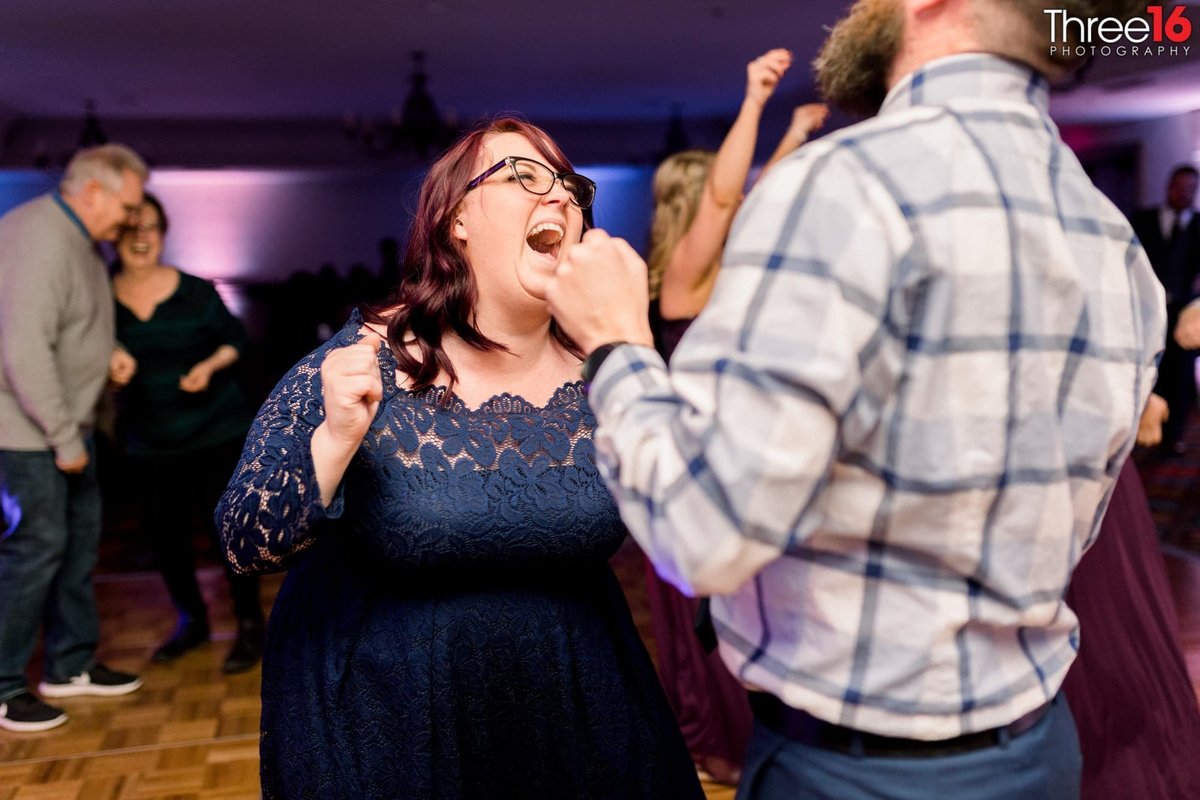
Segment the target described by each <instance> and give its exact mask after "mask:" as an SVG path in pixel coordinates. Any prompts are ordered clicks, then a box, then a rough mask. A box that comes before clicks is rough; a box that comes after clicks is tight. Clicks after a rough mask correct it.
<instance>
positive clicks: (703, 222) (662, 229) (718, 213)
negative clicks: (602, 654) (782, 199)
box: [646, 49, 828, 784]
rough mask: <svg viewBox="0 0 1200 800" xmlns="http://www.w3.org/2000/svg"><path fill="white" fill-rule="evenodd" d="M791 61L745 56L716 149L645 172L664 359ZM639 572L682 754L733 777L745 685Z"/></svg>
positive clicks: (714, 259)
mask: <svg viewBox="0 0 1200 800" xmlns="http://www.w3.org/2000/svg"><path fill="white" fill-rule="evenodd" d="M791 62H792V54H791V53H790V52H789V51H787V50H783V49H777V50H771V51H770V52H768V53H765V54H763V55H762V56H759V57H758V58H756V59H754V61H751V62H750V64H748V65H747V67H746V97H745V99H744V100H743V101H742V107H741V110H740V111H739V113H738V116H737V119H736V120H735V121H734V123H733V127H731V128H730V129H729V133H728V134H726V136H725V140H724V141H723V142H722V143H721V147H720V149H719V150H717V152H715V153H713V152H709V151H704V150H685V151H683V152H681V153H676V154H675V155H673V156H671V157H669V158H667V159H666V160H665V161H663V163H662V164H660V165H659V167H658V170H657V171H655V173H654V223H653V225H652V227H651V231H650V257H649V268H650V269H649V273H650V298H651V304H650V314H651V324H652V327H653V330H654V336H655V346H656V347H657V348H658V350H659V352H661V353H662V355H663V357H664V358H666V359H668V360H669V359H670V357H671V353H672V352H674V350H675V346H676V345H677V344H678V343H679V340H680V338H681V337H682V336H683V333H684V331H685V330H687V327H688V325H690V324H691V322H692V320H693V319H694V318H695V317H696V315H697V314H699V313H700V310H701V309H703V308H704V305H705V303H707V302H708V297H709V295H710V294H711V293H712V288H713V284H714V283H715V282H716V278H717V270H718V267H719V266H720V260H721V250H722V249H723V247H724V246H725V238H726V236H727V235H728V234H729V227H730V225H731V224H732V223H733V216H734V214H735V213H737V210H738V206H739V205H741V202H742V197H743V190H744V189H745V186H746V179H747V177H748V176H749V174H750V165H751V161H752V159H753V157H754V147H755V143H756V141H757V139H758V125H759V121H760V120H761V118H762V110H763V106H764V105H765V104H766V102H767V100H768V98H770V96H771V94H772V93H773V92H774V91H775V87H776V86H777V85H778V84H779V80H780V79H781V78H782V77H783V75H784V73H785V72H787V69H788V67H789V66H790V65H791ZM827 114H828V110H827V109H826V107H825V106H824V105H823V104H820V103H812V104H809V105H803V106H799V107H798V108H796V109H795V111H794V112H793V113H792V122H791V125H790V126H789V127H788V130H787V133H785V134H784V136H783V138H782V139H781V140H780V142H779V145H778V147H776V148H775V152H774V154H772V156H771V158H770V159H769V160H768V161H767V163H766V165H765V166H764V167H763V171H764V172H765V171H766V170H767V169H769V168H770V167H771V166H772V165H773V164H774V163H775V162H776V161H778V160H779V159H781V158H783V157H784V156H786V155H787V154H788V153H790V152H792V151H793V150H795V149H796V148H797V147H799V146H800V145H802V144H804V142H805V141H806V140H807V139H808V136H809V134H811V133H812V132H813V131H814V130H816V129H817V128H819V127H820V126H821V125H822V124H823V123H824V122H825V117H826V115H827ZM646 574H647V595H648V597H649V601H650V616H651V622H652V625H653V629H654V638H655V641H656V643H657V646H658V666H659V674H660V676H661V678H662V681H663V685H664V687H665V688H666V691H667V697H668V699H669V700H670V701H671V706H672V708H674V710H675V714H676V717H677V718H678V719H679V724H680V727H681V728H682V730H683V734H684V738H685V739H686V740H687V744H688V748H689V749H690V750H691V753H692V758H693V759H694V760H695V762H696V765H697V767H699V768H700V769H701V770H702V771H703V772H704V773H707V776H708V777H711V778H712V779H713V780H715V781H717V782H719V783H728V784H734V783H737V781H738V778H739V777H740V774H741V768H740V764H741V763H742V758H743V756H744V755H745V750H746V741H747V739H748V738H749V735H750V709H749V706H748V705H747V700H746V691H745V689H743V688H742V687H741V685H740V684H739V683H738V682H737V680H736V679H734V678H733V676H731V675H730V674H729V672H728V670H726V669H725V665H724V664H723V663H721V660H720V658H719V657H718V656H717V655H716V654H714V653H709V652H706V650H705V648H704V647H703V646H702V645H701V642H700V639H699V638H698V637H697V635H696V633H695V631H693V621H694V620H695V621H696V622H697V629H698V630H699V629H701V628H702V627H704V626H702V625H700V624H699V623H700V622H701V621H702V620H706V618H707V603H704V604H701V602H700V601H699V600H695V599H692V598H687V597H684V596H683V595H682V594H680V593H679V592H678V591H677V590H676V589H675V588H674V587H673V586H671V585H670V584H668V583H666V582H665V581H663V580H662V579H660V578H659V577H658V576H657V575H656V574H655V572H654V568H653V566H651V564H650V562H649V561H648V560H647V561H646ZM698 615H699V616H698ZM701 635H702V636H703V635H704V634H703V633H702V634H701Z"/></svg>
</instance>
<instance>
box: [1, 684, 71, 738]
mask: <svg viewBox="0 0 1200 800" xmlns="http://www.w3.org/2000/svg"><path fill="white" fill-rule="evenodd" d="M66 721H67V713H66V712H65V711H63V710H62V709H61V708H55V707H54V706H52V705H49V704H47V703H43V702H42V701H41V700H39V699H38V698H37V697H35V696H34V695H32V694H30V693H29V692H21V693H20V694H18V695H15V696H13V697H10V698H8V699H7V700H5V701H4V702H2V703H0V728H4V729H5V730H8V731H16V732H17V733H34V732H36V731H48V730H50V729H51V728H57V727H58V726H59V725H62V724H63V723H64V722H66Z"/></svg>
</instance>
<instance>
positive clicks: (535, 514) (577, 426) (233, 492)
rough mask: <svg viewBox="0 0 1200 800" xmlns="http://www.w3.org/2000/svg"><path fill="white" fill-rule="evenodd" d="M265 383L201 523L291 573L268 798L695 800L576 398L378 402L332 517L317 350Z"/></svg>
mask: <svg viewBox="0 0 1200 800" xmlns="http://www.w3.org/2000/svg"><path fill="white" fill-rule="evenodd" d="M359 325H360V318H359V317H358V315H357V314H355V315H354V317H352V319H351V321H350V323H349V324H347V326H346V327H345V328H343V329H342V331H341V332H340V333H339V334H338V335H337V336H335V337H334V338H333V339H332V340H331V341H330V342H328V343H327V344H326V345H324V346H323V347H321V348H320V349H318V350H316V351H315V352H313V353H312V354H311V355H309V356H308V357H307V358H305V359H304V360H303V361H301V362H300V363H299V364H298V365H296V366H295V367H294V368H293V369H292V370H291V371H290V372H289V373H288V374H287V375H286V376H285V377H284V378H283V380H282V381H280V383H279V385H278V386H277V387H276V388H275V390H274V392H273V393H272V395H271V397H270V398H269V399H268V400H267V402H266V403H265V404H264V406H263V408H262V409H261V410H260V412H259V414H258V417H257V419H256V420H255V423H254V427H253V428H252V430H251V432H250V436H249V439H248V441H247V444H246V449H245V452H244V453H243V456H242V461H241V464H240V465H239V467H238V469H237V471H236V472H235V473H234V476H233V479H232V480H231V482H230V485H229V488H228V490H227V491H226V493H225V495H224V497H223V498H222V500H221V503H220V505H219V506H218V508H217V519H218V524H219V526H220V528H221V530H222V536H223V539H224V543H225V549H226V555H227V558H228V559H229V561H230V562H231V564H232V565H233V566H234V568H235V569H237V570H239V571H251V572H258V571H270V570H277V569H280V568H284V567H290V572H289V573H288V576H287V578H286V580H285V581H284V584H283V587H282V589H281V590H280V593H279V596H278V598H277V599H276V601H275V607H274V609H273V610H272V612H271V620H270V626H269V630H268V636H267V648H266V655H265V657H264V659H263V688H262V695H263V715H262V739H261V753H262V789H263V795H264V797H267V798H309V797H312V798H350V797H353V798H388V800H396V799H400V800H421V798H510V797H512V798H516V797H521V798H524V797H530V798H534V797H536V798H553V799H554V800H558V799H559V798H562V799H564V800H566V799H570V798H612V799H613V800H617V799H618V798H619V799H620V800H632V799H633V798H655V799H656V800H662V799H668V798H696V799H697V800H699V799H700V798H703V793H702V791H701V789H700V786H699V782H698V780H697V778H696V774H695V770H694V768H693V766H692V762H691V758H690V757H689V755H688V752H687V750H686V748H685V746H684V744H683V740H682V738H681V736H680V734H679V731H678V728H677V727H676V725H675V722H674V719H673V717H672V715H671V711H670V708H669V707H668V706H667V703H666V699H665V697H664V695H663V692H662V689H661V687H660V686H659V684H658V681H657V678H656V677H655V674H654V670H653V666H652V665H651V663H650V660H649V657H648V655H647V653H646V651H645V649H644V647H643V646H642V643H641V641H640V639H639V638H638V635H637V631H636V629H635V628H634V625H633V621H632V619H631V617H630V615H629V610H628V607H627V606H626V604H625V599H624V596H623V594H622V593H621V590H620V586H619V585H618V584H617V582H616V579H615V577H614V576H613V574H612V571H611V569H610V568H609V566H608V558H609V557H610V556H611V555H612V554H613V553H614V552H615V551H616V549H617V547H618V546H619V545H620V543H621V541H622V539H623V537H624V535H625V534H624V529H623V528H622V527H621V523H620V520H619V518H618V516H617V511H616V508H615V505H614V504H613V501H612V499H611V498H610V497H609V495H608V492H607V490H606V489H605V488H604V485H603V483H602V482H601V480H600V476H599V474H598V472H597V469H596V466H595V463H594V458H593V449H592V430H593V428H594V425H595V421H594V418H593V416H592V413H591V411H590V409H589V408H588V406H587V403H586V401H585V398H584V395H583V390H582V387H581V386H580V385H578V384H568V385H566V386H563V387H562V388H560V389H559V390H558V392H557V393H556V394H555V395H554V397H553V398H552V399H551V400H550V402H549V403H548V404H547V405H546V406H544V407H535V406H533V405H531V404H530V403H528V402H526V401H525V400H523V399H521V398H519V397H513V396H510V395H501V396H499V397H496V398H493V399H492V400H490V401H488V402H487V403H485V404H484V405H483V406H482V407H481V408H479V409H477V410H470V409H467V408H466V407H465V406H464V405H463V404H462V403H461V402H460V401H459V400H458V399H457V398H451V400H450V402H449V403H443V402H442V401H443V400H444V396H443V395H444V391H445V390H444V389H441V388H434V389H429V390H427V391H422V392H417V393H413V392H410V391H407V390H404V389H400V388H397V385H396V380H395V369H396V366H395V361H394V359H393V358H392V356H391V354H390V353H389V352H388V351H386V349H385V350H383V351H381V353H380V367H381V370H382V372H383V378H384V387H385V390H384V399H383V402H382V403H381V404H380V408H379V412H378V414H377V416H376V418H375V421H374V423H373V424H372V426H371V428H370V431H369V432H368V434H367V436H366V437H365V440H364V442H363V445H362V447H361V449H360V450H359V452H358V454H357V456H356V457H355V459H354V461H353V463H352V465H351V467H350V469H349V470H348V471H347V473H346V476H345V478H344V479H343V481H342V485H341V487H340V488H339V490H338V496H337V497H336V498H335V500H334V502H333V503H332V504H331V505H330V507H329V509H328V510H326V509H324V508H323V507H322V505H321V502H320V494H319V491H318V488H317V486H316V480H315V477H314V474H313V466H312V461H311V457H310V455H309V448H308V440H309V438H310V437H311V434H312V431H313V429H314V428H315V427H316V426H317V425H318V424H320V422H321V420H322V418H323V414H324V411H323V406H322V402H321V378H320V367H321V362H322V360H323V358H324V356H325V354H326V353H327V352H328V351H329V350H330V349H332V348H335V347H343V346H346V345H347V344H350V343H352V342H354V341H355V340H356V339H357V338H358V334H357V331H358V328H359Z"/></svg>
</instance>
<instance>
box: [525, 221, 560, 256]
mask: <svg viewBox="0 0 1200 800" xmlns="http://www.w3.org/2000/svg"><path fill="white" fill-rule="evenodd" d="M564 235H566V231H564V230H563V227H562V226H561V225H559V224H558V223H557V222H539V223H538V224H537V225H534V226H533V228H532V229H531V230H530V231H529V233H527V234H525V243H526V244H528V245H529V247H530V249H532V250H533V251H534V252H537V253H542V254H544V255H549V256H553V257H554V258H558V252H559V250H560V249H561V247H562V240H563V236H564Z"/></svg>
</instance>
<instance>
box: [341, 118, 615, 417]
mask: <svg viewBox="0 0 1200 800" xmlns="http://www.w3.org/2000/svg"><path fill="white" fill-rule="evenodd" d="M500 133H518V134H520V135H522V136H524V137H525V138H526V139H528V140H529V142H530V143H531V144H532V145H533V147H534V149H536V150H537V151H538V153H540V154H541V156H542V157H543V158H544V159H545V160H546V163H547V164H549V165H550V166H552V167H553V168H554V169H555V171H557V172H569V171H573V169H574V168H573V167H572V166H571V162H570V161H568V160H567V157H566V156H565V155H563V152H562V150H561V149H559V147H558V145H557V144H555V142H554V140H553V139H551V138H550V136H549V134H547V133H546V132H545V131H543V130H542V129H541V128H539V127H537V126H536V125H533V124H532V123H530V122H527V121H525V120H523V119H520V118H517V117H507V116H506V117H498V118H495V119H492V120H489V121H487V122H484V123H481V124H480V125H478V126H476V127H475V128H474V129H473V130H471V131H469V132H468V133H466V134H464V135H463V137H462V138H460V139H459V140H458V141H457V142H455V143H454V144H453V145H451V146H450V148H449V149H448V150H447V151H446V152H445V153H444V154H442V156H441V157H440V158H438V160H437V161H435V162H434V164H433V166H431V167H430V168H429V172H428V173H427V174H426V176H425V180H424V181H423V182H422V183H421V192H420V195H419V197H418V199H417V210H416V214H415V215H414V218H413V222H412V228H411V230H410V231H409V236H408V246H407V248H406V249H405V252H404V260H403V262H402V272H401V278H400V284H399V286H397V287H396V289H395V290H394V291H393V292H392V294H391V296H390V297H389V298H388V299H387V300H386V301H384V302H382V303H378V304H375V305H369V306H367V307H365V308H364V309H363V319H364V320H365V321H366V322H370V323H375V324H386V325H387V338H388V343H389V344H390V345H391V348H392V352H393V353H395V356H396V363H397V366H398V367H399V368H400V369H401V370H403V371H404V372H405V373H406V374H407V375H408V376H409V378H410V379H411V381H412V383H411V386H410V388H412V389H413V390H414V391H420V390H422V389H427V388H429V387H430V386H432V385H433V382H434V381H435V380H436V379H437V376H438V373H439V372H444V373H445V374H446V375H447V377H448V379H449V381H448V383H449V386H450V388H453V387H454V384H455V382H456V381H457V380H458V376H457V373H455V371H454V365H453V364H451V363H450V359H449V357H447V355H446V351H445V350H444V349H443V347H442V337H443V336H444V335H445V334H446V332H447V331H453V333H454V335H456V336H458V338H460V339H462V340H463V341H464V342H466V343H467V344H469V345H471V346H472V347H475V348H478V349H479V350H504V349H505V347H504V345H502V344H500V343H499V342H496V341H493V340H491V339H489V338H487V337H486V336H484V335H483V334H482V333H481V332H480V331H479V329H478V328H477V327H475V301H476V297H477V292H478V289H477V287H476V284H475V275H474V273H473V272H472V271H471V265H470V263H469V262H468V261H467V254H466V251H465V249H464V247H463V245H462V243H461V242H460V241H459V240H458V239H456V238H455V237H454V236H453V235H452V234H451V227H452V226H453V224H454V218H455V215H456V213H457V211H458V207H459V204H460V203H462V200H463V198H464V197H465V196H466V194H467V184H468V183H469V182H470V181H471V180H472V179H474V178H475V175H476V173H477V171H478V165H477V161H478V160H479V154H480V152H481V151H482V150H483V146H484V143H485V142H486V141H487V139H488V137H490V136H493V135H495V134H500ZM486 166H488V165H485V168H486ZM589 210H590V209H589ZM590 220H591V217H590V215H588V214H585V215H584V227H585V228H586V227H588V225H589V224H590ZM550 332H551V334H552V335H553V336H554V338H555V339H557V340H558V342H559V343H560V344H562V345H563V347H565V348H566V349H567V350H568V351H570V352H571V353H573V354H575V355H577V356H579V357H582V354H581V353H580V351H579V348H578V347H577V346H576V345H575V343H574V342H573V341H571V339H570V338H569V337H568V336H567V335H566V334H565V333H564V332H563V331H562V329H561V328H560V327H559V326H558V323H557V322H555V321H554V320H551V322H550ZM413 344H416V346H417V352H416V353H415V354H414V353H412V352H410V349H411V346H412V345H413ZM444 399H445V400H446V401H447V402H449V399H450V394H449V393H448V392H447V394H446V397H445V398H444Z"/></svg>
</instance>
